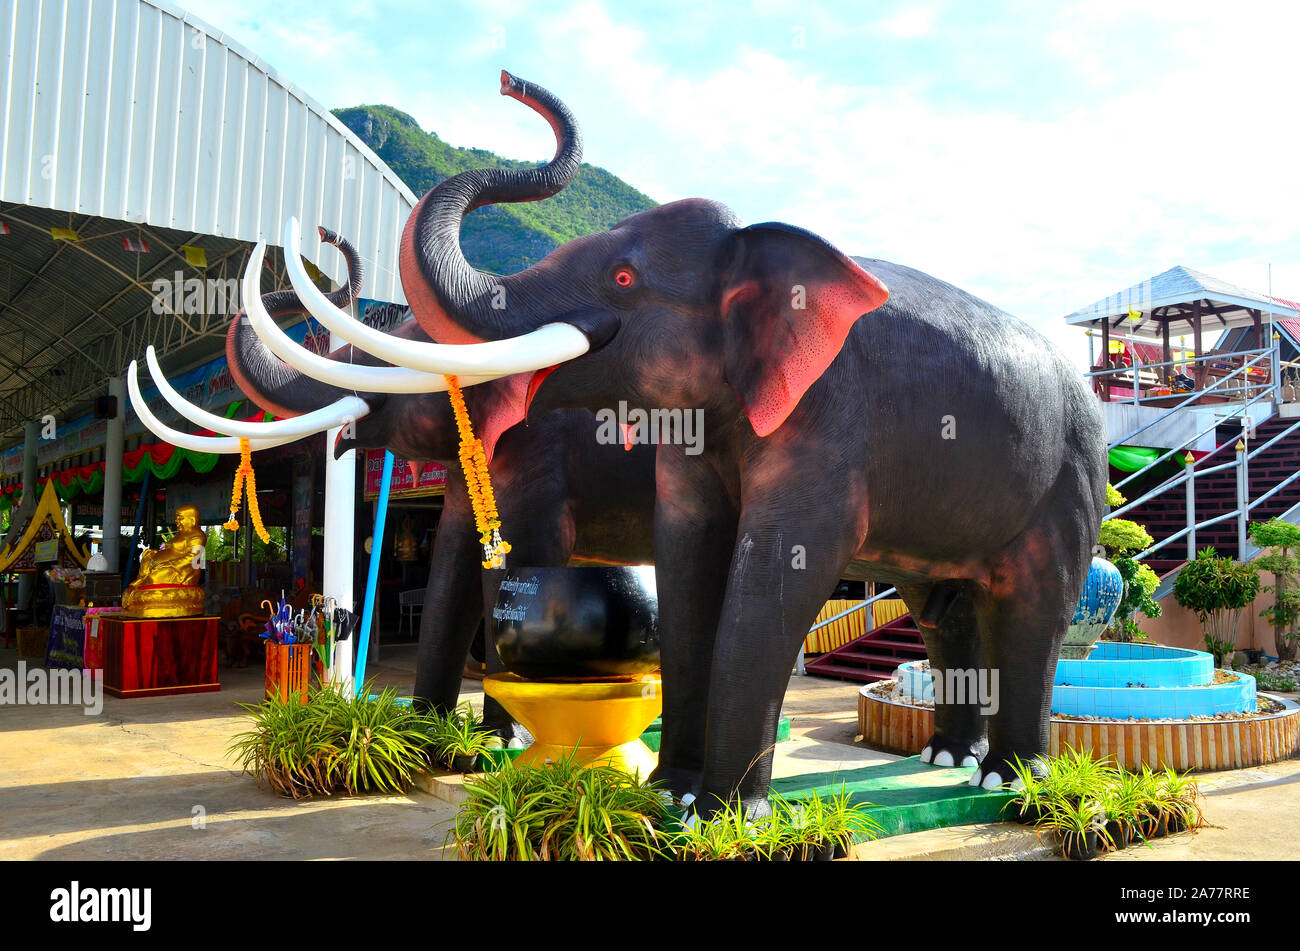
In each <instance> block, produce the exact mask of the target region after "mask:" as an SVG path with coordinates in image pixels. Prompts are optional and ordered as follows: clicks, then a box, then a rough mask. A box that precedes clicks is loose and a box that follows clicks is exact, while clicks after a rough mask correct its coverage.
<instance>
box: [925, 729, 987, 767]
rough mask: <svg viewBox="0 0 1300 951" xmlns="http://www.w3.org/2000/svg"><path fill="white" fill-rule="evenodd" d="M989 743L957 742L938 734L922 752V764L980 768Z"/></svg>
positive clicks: (975, 741)
mask: <svg viewBox="0 0 1300 951" xmlns="http://www.w3.org/2000/svg"><path fill="white" fill-rule="evenodd" d="M988 749H989V741H988V740H986V739H984V738H980V739H978V740H973V741H968V740H956V739H953V738H951V737H947V736H944V735H943V734H942V733H936V734H934V735H933V736H932V737H930V739H929V740H928V741H927V742H926V744H925V749H923V750H921V762H922V763H930V764H931V765H933V766H978V765H979V764H980V761H981V760H983V759H984V755H985V754H986V753H987V752H988Z"/></svg>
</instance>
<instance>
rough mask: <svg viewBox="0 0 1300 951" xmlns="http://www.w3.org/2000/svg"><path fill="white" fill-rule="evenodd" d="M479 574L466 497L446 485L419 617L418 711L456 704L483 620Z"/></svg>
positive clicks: (416, 699) (462, 491)
mask: <svg viewBox="0 0 1300 951" xmlns="http://www.w3.org/2000/svg"><path fill="white" fill-rule="evenodd" d="M478 574H479V546H478V538H477V536H476V534H475V531H474V519H473V515H472V514H471V513H470V511H469V503H468V499H467V498H466V497H465V495H464V487H463V484H462V486H461V488H460V492H459V493H457V492H456V491H455V487H454V486H450V485H449V486H448V493H447V499H446V505H445V507H444V509H443V513H442V518H441V519H440V520H439V522H438V533H437V536H436V538H435V539H434V544H433V563H432V565H431V567H430V570H429V583H428V586H427V587H426V588H425V595H424V609H423V611H421V613H420V641H419V648H418V653H417V657H416V669H415V691H414V703H415V706H416V707H417V709H421V710H428V709H433V710H437V711H439V712H446V711H449V710H452V709H454V708H455V706H456V703H457V700H458V698H459V697H460V684H461V676H462V674H463V672H464V669H465V656H466V654H467V653H468V651H469V645H470V641H472V640H473V638H474V631H475V629H476V628H477V627H478V622H479V618H481V617H482V616H483V601H482V591H481V589H480V587H479V584H478Z"/></svg>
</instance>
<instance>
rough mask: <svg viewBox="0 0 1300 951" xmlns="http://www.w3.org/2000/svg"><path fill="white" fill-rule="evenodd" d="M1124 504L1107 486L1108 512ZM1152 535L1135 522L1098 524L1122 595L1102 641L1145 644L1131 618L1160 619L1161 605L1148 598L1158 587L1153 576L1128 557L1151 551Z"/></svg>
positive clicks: (1114, 520)
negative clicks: (1141, 614)
mask: <svg viewBox="0 0 1300 951" xmlns="http://www.w3.org/2000/svg"><path fill="white" fill-rule="evenodd" d="M1125 501H1127V500H1126V499H1125V498H1124V496H1123V495H1121V494H1120V492H1119V490H1117V489H1116V488H1115V487H1114V486H1112V485H1109V484H1107V486H1106V504H1107V505H1108V506H1110V507H1111V508H1114V507H1115V506H1118V505H1123V504H1124V503H1125ZM1153 541H1154V539H1152V537H1151V534H1150V533H1149V532H1148V531H1147V530H1146V529H1145V528H1143V527H1142V526H1141V525H1139V524H1138V523H1137V522H1131V521H1129V520H1128V519H1126V518H1112V519H1110V520H1109V521H1106V522H1102V523H1101V531H1100V532H1099V533H1098V535H1097V542H1098V544H1100V545H1101V546H1102V547H1103V548H1105V549H1106V557H1107V559H1108V560H1109V561H1110V562H1111V564H1113V565H1114V566H1115V567H1116V568H1117V569H1119V575H1120V577H1121V578H1123V579H1124V595H1123V597H1121V598H1120V602H1119V607H1117V608H1116V609H1115V618H1114V620H1112V621H1111V623H1110V627H1108V628H1107V629H1106V634H1105V638H1106V639H1107V640H1112V641H1137V640H1145V639H1146V635H1145V634H1144V633H1142V628H1140V627H1139V626H1138V624H1137V622H1136V621H1135V620H1134V618H1135V617H1136V616H1137V612H1138V611H1141V612H1142V613H1143V614H1145V615H1146V616H1147V617H1149V618H1157V617H1160V605H1159V604H1158V603H1157V602H1156V601H1155V599H1154V598H1152V597H1151V595H1152V593H1153V592H1154V591H1155V590H1156V586H1157V585H1159V584H1160V579H1159V578H1158V577H1157V576H1156V573H1155V572H1154V571H1152V570H1151V569H1150V568H1148V567H1147V566H1146V565H1144V564H1142V563H1141V562H1139V561H1138V560H1137V559H1135V558H1133V557H1131V554H1132V553H1133V552H1140V551H1144V550H1146V549H1147V548H1149V547H1151V544H1152V542H1153Z"/></svg>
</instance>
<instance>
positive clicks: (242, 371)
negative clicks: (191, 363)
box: [226, 228, 367, 416]
mask: <svg viewBox="0 0 1300 951" xmlns="http://www.w3.org/2000/svg"><path fill="white" fill-rule="evenodd" d="M317 230H318V231H319V232H320V236H321V240H322V241H323V242H325V243H326V244H332V245H334V246H335V247H336V248H338V249H339V251H340V252H342V254H343V257H344V258H345V259H346V261H347V267H348V280H347V283H346V284H344V285H343V286H342V287H340V288H339V289H338V290H336V291H333V292H332V293H329V294H326V295H324V296H325V299H326V300H328V301H329V302H330V303H331V304H333V305H334V306H336V307H346V306H348V304H350V303H351V302H352V300H353V299H354V298H355V297H356V296H357V295H358V294H360V293H361V286H362V284H363V283H364V281H365V267H364V265H363V264H362V263H361V256H360V255H359V254H357V250H356V248H354V247H353V246H352V244H351V242H349V241H348V240H347V239H346V238H344V237H342V236H341V235H339V234H337V233H335V232H333V231H331V230H329V229H328V228H319V229H317ZM262 306H263V307H264V308H265V310H266V312H267V315H268V316H269V317H270V318H271V319H272V320H278V319H280V318H281V317H283V316H287V315H289V314H305V313H307V307H306V305H305V304H303V302H302V298H301V297H300V296H299V295H298V292H297V291H294V290H283V291H272V292H271V293H269V294H263V295H262ZM358 357H360V358H361V359H360V361H358V360H357V358H358ZM330 358H331V359H334V360H340V361H342V362H343V363H353V362H367V361H366V360H365V355H364V354H361V353H356V354H354V352H353V348H352V346H351V345H348V346H345V347H342V348H340V349H339V350H337V351H335V352H334V353H331V354H330ZM226 363H227V365H228V366H229V367H230V375H231V376H232V377H234V379H235V383H236V384H237V385H238V386H239V388H240V389H241V390H242V391H243V392H244V395H245V396H247V397H249V398H250V399H251V400H252V401H253V402H254V403H256V404H257V405H258V406H260V407H262V409H264V410H268V411H270V412H272V413H275V414H276V415H277V416H297V415H299V414H301V413H310V412H312V411H313V410H317V409H320V408H321V407H322V406H325V405H327V404H329V403H332V402H334V401H335V400H337V399H340V398H341V397H344V396H347V395H348V394H349V393H350V392H351V391H349V390H344V389H342V388H340V387H337V386H331V385H330V384H328V383H322V382H320V381H319V380H314V379H312V378H311V377H310V376H307V375H306V374H305V373H301V372H300V371H298V370H296V369H295V368H293V367H292V366H290V365H288V364H287V363H285V362H284V361H282V360H280V359H278V358H277V357H276V356H275V355H274V354H273V353H271V352H270V351H269V350H267V349H266V347H265V346H263V344H262V341H261V340H260V339H258V336H257V334H256V332H255V331H254V330H253V327H252V325H251V322H250V321H249V318H248V314H247V313H246V312H245V311H244V310H241V311H240V312H239V314H237V315H236V316H235V319H234V320H232V321H231V322H230V328H229V330H228V331H227V332H226Z"/></svg>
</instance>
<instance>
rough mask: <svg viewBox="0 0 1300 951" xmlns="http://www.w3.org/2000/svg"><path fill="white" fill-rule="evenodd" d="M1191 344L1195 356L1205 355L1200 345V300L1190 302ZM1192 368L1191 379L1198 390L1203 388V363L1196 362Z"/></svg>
mask: <svg viewBox="0 0 1300 951" xmlns="http://www.w3.org/2000/svg"><path fill="white" fill-rule="evenodd" d="M1192 346H1193V347H1194V348H1195V349H1196V356H1197V357H1203V356H1205V351H1204V349H1203V348H1202V347H1201V302H1200V301H1193V302H1192ZM1193 366H1194V367H1195V369H1194V370H1192V379H1193V380H1195V381H1196V388H1197V389H1198V390H1203V389H1205V364H1204V363H1196V364H1193Z"/></svg>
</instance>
